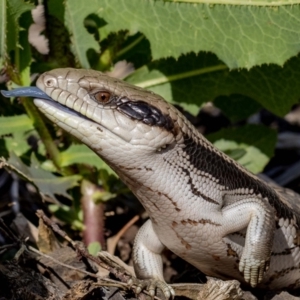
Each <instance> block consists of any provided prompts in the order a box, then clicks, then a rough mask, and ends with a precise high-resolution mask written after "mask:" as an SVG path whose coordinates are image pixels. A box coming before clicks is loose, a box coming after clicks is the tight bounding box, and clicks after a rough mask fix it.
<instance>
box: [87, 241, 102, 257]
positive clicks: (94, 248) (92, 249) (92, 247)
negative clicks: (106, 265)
mask: <svg viewBox="0 0 300 300" xmlns="http://www.w3.org/2000/svg"><path fill="white" fill-rule="evenodd" d="M87 248H88V251H89V254H91V255H94V256H96V255H97V253H98V252H99V251H101V245H100V243H99V242H92V243H89V245H88V247H87Z"/></svg>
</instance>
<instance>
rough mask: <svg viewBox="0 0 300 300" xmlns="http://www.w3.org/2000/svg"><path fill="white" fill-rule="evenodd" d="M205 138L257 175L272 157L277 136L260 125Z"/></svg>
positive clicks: (225, 131) (232, 129)
mask: <svg viewBox="0 0 300 300" xmlns="http://www.w3.org/2000/svg"><path fill="white" fill-rule="evenodd" d="M207 138H208V139H209V140H210V141H211V142H212V143H213V144H214V145H215V146H216V147H217V148H218V149H219V150H221V151H223V152H225V153H226V154H227V155H229V156H230V157H232V158H233V159H235V160H237V161H238V162H239V163H240V164H241V165H243V166H244V167H246V168H247V169H248V170H250V171H251V172H253V173H259V172H261V171H262V170H263V169H264V167H265V166H266V164H267V163H268V162H269V160H270V158H271V157H272V156H273V153H274V148H275V145H276V140H277V135H276V132H275V131H274V130H272V129H269V128H267V127H264V126H261V125H259V126H258V125H245V126H243V127H238V128H229V129H223V130H220V131H218V132H217V133H214V134H210V135H208V136H207Z"/></svg>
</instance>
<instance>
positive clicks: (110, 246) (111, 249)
mask: <svg viewBox="0 0 300 300" xmlns="http://www.w3.org/2000/svg"><path fill="white" fill-rule="evenodd" d="M139 218H140V217H139V216H138V215H136V216H134V217H133V218H132V219H131V220H130V221H129V222H128V223H127V224H125V226H123V228H122V229H121V230H119V232H118V233H117V234H116V235H114V236H113V237H111V238H110V239H109V241H107V252H108V253H110V254H112V255H113V254H114V253H115V250H116V247H117V243H118V241H119V239H120V238H121V237H122V236H123V234H124V233H125V232H126V231H127V230H128V228H130V227H131V226H132V225H133V224H134V223H135V222H137V221H138V219H139Z"/></svg>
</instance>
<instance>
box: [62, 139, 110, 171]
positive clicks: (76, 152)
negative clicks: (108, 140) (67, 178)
mask: <svg viewBox="0 0 300 300" xmlns="http://www.w3.org/2000/svg"><path fill="white" fill-rule="evenodd" d="M78 163H82V164H89V165H91V166H94V167H96V168H98V169H106V170H107V171H108V173H109V174H115V173H114V171H113V170H112V169H111V168H110V167H109V166H108V165H107V164H106V163H105V162H104V161H103V160H102V159H101V158H100V157H99V156H98V155H97V154H96V153H95V152H93V151H92V150H91V149H90V148H88V147H87V146H86V145H83V144H80V145H74V144H73V145H71V146H70V147H69V148H68V149H67V150H66V151H63V152H61V166H62V167H66V166H69V165H72V164H78Z"/></svg>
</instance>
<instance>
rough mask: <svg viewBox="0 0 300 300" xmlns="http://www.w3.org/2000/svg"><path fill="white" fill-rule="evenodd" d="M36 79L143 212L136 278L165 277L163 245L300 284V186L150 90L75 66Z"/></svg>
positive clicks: (241, 271) (218, 271) (49, 109)
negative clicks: (275, 178)
mask: <svg viewBox="0 0 300 300" xmlns="http://www.w3.org/2000/svg"><path fill="white" fill-rule="evenodd" d="M37 87H38V88H39V90H40V92H41V93H44V95H39V96H35V93H33V92H32V93H28V96H35V97H36V98H37V99H35V100H34V102H35V104H36V106H37V107H38V108H39V109H40V110H41V111H42V112H43V113H44V114H45V115H46V116H47V117H48V118H49V119H50V120H51V121H52V122H54V123H56V124H57V125H58V126H60V127H62V128H63V129H65V130H66V131H68V132H69V133H70V134H72V135H74V136H76V137H77V138H78V139H79V140H81V141H82V142H83V143H85V144H86V145H88V146H89V147H90V148H91V149H93V150H94V151H95V152H96V153H97V154H98V155H99V156H100V157H101V158H102V159H103V160H105V161H106V162H107V163H108V164H109V165H110V166H111V167H112V168H113V169H114V170H115V172H116V173H117V174H118V175H119V176H120V178H121V179H122V180H123V181H124V182H125V184H127V185H128V186H129V188H130V189H131V190H132V192H133V193H134V194H135V195H136V196H137V198H138V199H139V200H140V201H141V203H142V204H143V206H144V207H145V209H146V211H147V212H148V214H149V217H150V220H148V221H147V222H146V223H145V224H144V225H143V227H142V228H141V229H140V231H139V233H138V235H137V237H136V240H135V246H134V251H133V252H134V253H133V261H134V265H135V271H136V274H137V276H138V277H139V278H141V279H153V280H157V281H158V282H164V279H163V275H162V261H161V252H162V251H163V249H164V248H165V247H167V248H169V249H170V250H171V251H173V252H174V253H175V254H177V255H178V256H180V257H181V258H183V259H185V260H186V261H188V262H189V263H191V264H192V265H194V266H195V267H196V268H198V269H200V270H201V271H202V272H204V273H205V274H207V275H210V276H215V277H218V278H222V279H229V278H235V279H238V280H239V281H241V282H246V283H248V284H250V285H252V286H258V287H262V288H266V287H267V288H271V289H284V288H285V289H296V288H299V287H300V231H299V225H300V196H299V195H298V194H296V193H294V192H292V191H290V190H285V189H283V188H280V187H277V186H275V185H272V184H268V183H266V182H264V181H262V180H261V179H259V178H258V177H256V176H254V175H253V174H251V173H250V172H249V171H247V170H246V169H244V168H243V167H241V166H240V165H239V164H237V163H236V162H235V161H233V160H232V159H231V158H229V157H228V156H226V155H225V154H224V153H222V152H220V151H219V150H217V149H216V148H215V147H214V146H213V145H212V144H211V143H210V142H208V141H207V140H206V139H205V138H204V137H203V136H202V135H201V134H200V133H199V132H198V131H197V130H196V129H195V128H194V127H193V126H192V125H191V123H190V122H189V121H188V120H187V119H186V118H185V117H184V116H183V115H182V114H181V113H180V112H179V111H178V110H177V109H176V108H174V107H173V106H172V105H171V104H169V103H167V102H166V101H165V100H164V99H163V98H162V97H160V96H158V95H156V94H154V93H152V92H149V91H146V90H144V89H141V88H138V87H135V86H133V85H130V84H128V83H125V82H123V81H121V80H118V79H115V78H111V77H108V76H107V75H105V74H102V73H100V72H97V71H92V70H77V69H56V70H52V71H49V72H46V73H44V74H42V75H41V76H40V77H39V79H38V81H37ZM23 90H24V89H23ZM10 95H13V94H10ZM14 95H16V96H17V95H19V94H18V92H17V91H16V92H15V94H14ZM45 99H46V100H45ZM157 286H160V287H162V289H164V290H166V288H165V287H164V285H159V284H157ZM170 293H172V290H170ZM166 294H168V291H167V292H166Z"/></svg>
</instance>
